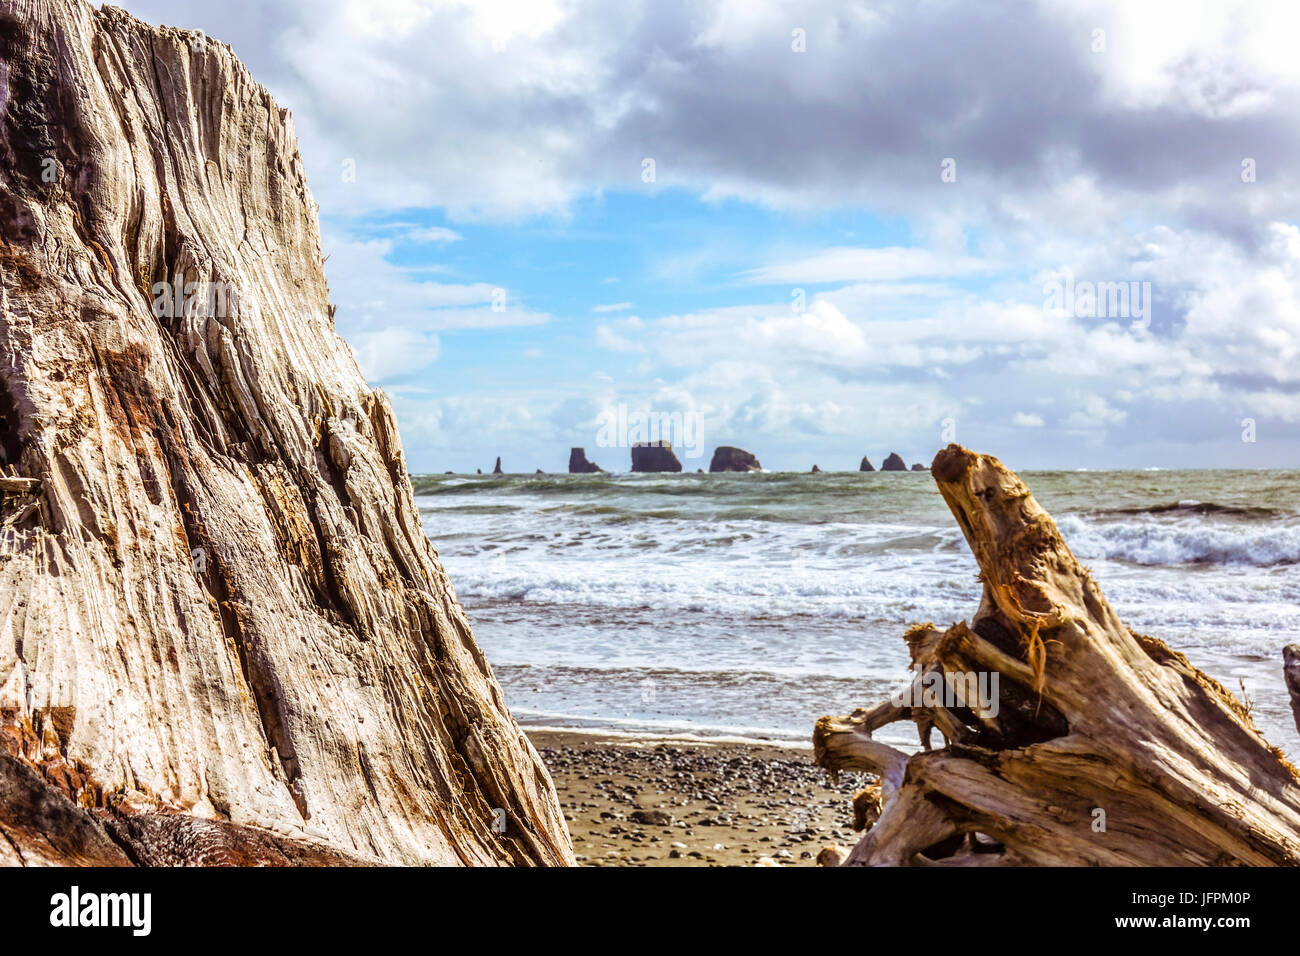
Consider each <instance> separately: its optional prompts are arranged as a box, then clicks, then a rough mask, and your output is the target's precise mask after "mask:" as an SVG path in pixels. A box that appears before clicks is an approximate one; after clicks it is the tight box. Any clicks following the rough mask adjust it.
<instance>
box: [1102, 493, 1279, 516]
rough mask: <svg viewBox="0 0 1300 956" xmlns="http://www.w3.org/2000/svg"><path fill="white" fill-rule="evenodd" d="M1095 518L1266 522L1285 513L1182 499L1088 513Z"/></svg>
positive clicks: (1254, 506)
mask: <svg viewBox="0 0 1300 956" xmlns="http://www.w3.org/2000/svg"><path fill="white" fill-rule="evenodd" d="M1089 514H1091V515H1095V516H1097V517H1124V516H1129V515H1162V516H1172V517H1183V516H1187V517H1191V516H1200V517H1223V518H1242V519H1248V520H1267V519H1271V518H1279V517H1283V516H1284V515H1285V512H1283V511H1280V510H1278V509H1277V508H1262V507H1259V506H1256V505H1231V504H1219V503H1218V502H1214V501H1196V500H1195V499H1190V498H1189V499H1184V500H1182V501H1171V502H1167V503H1164V504H1156V505H1137V506H1134V507H1131V508H1107V509H1100V510H1097V511H1091V512H1089Z"/></svg>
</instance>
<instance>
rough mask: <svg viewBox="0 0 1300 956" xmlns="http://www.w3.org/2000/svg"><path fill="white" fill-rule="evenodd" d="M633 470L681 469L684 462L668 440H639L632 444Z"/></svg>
mask: <svg viewBox="0 0 1300 956" xmlns="http://www.w3.org/2000/svg"><path fill="white" fill-rule="evenodd" d="M632 470H633V471H642V472H645V471H681V470H682V463H681V462H680V461H678V460H677V456H676V455H675V454H673V446H672V444H671V443H670V442H666V441H662V442H661V441H639V442H637V443H636V444H634V445H633V446H632Z"/></svg>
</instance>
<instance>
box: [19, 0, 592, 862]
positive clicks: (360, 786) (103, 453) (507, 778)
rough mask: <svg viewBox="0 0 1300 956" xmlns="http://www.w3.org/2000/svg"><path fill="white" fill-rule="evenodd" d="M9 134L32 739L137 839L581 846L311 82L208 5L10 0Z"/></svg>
mask: <svg viewBox="0 0 1300 956" xmlns="http://www.w3.org/2000/svg"><path fill="white" fill-rule="evenodd" d="M0 160H2V161H0V475H3V477H2V478H0V741H2V742H3V744H4V747H3V749H4V750H5V751H7V752H8V753H9V754H10V755H12V756H13V757H15V758H18V759H19V760H21V761H22V762H23V764H24V765H25V766H28V767H30V768H33V769H35V770H36V771H37V772H38V773H39V774H40V775H41V779H43V780H45V781H46V783H47V785H48V786H50V787H53V788H55V789H57V790H58V791H59V792H60V793H61V794H63V795H64V796H65V797H66V798H67V799H68V801H69V803H70V805H71V806H72V808H73V809H76V808H77V807H81V808H84V809H85V811H86V812H88V813H89V814H91V819H96V820H100V821H101V822H103V824H104V827H105V832H109V831H112V832H113V833H114V834H115V838H116V839H118V840H120V841H123V842H125V843H126V844H128V845H129V844H130V843H131V841H132V840H135V841H136V846H137V849H138V850H139V851H140V852H139V853H138V854H137V857H138V858H137V860H136V862H151V861H155V862H156V861H167V862H184V861H185V859H184V858H185V849H184V848H185V847H187V846H190V847H193V846H194V845H195V841H196V840H197V841H198V842H199V843H202V844H204V846H205V847H207V848H206V849H204V850H203V851H202V852H200V851H198V850H194V851H193V852H194V859H193V861H195V862H204V861H218V862H220V861H223V860H224V861H225V862H256V861H257V860H259V859H262V860H265V861H267V862H286V861H290V862H291V861H293V859H294V858H295V852H296V851H294V850H293V846H294V845H301V846H310V847H314V848H322V849H321V852H323V853H325V854H327V855H328V854H331V853H332V854H336V855H337V856H338V859H339V860H340V861H345V860H358V861H371V862H376V861H378V862H391V863H408V864H415V863H433V864H473V865H481V864H510V863H514V864H566V863H570V862H572V858H573V857H572V850H571V848H570V846H569V840H568V835H567V832H566V829H565V825H564V822H563V819H562V815H561V811H560V807H559V802H558V800H557V798H556V795H555V792H554V788H553V786H552V783H551V779H550V777H549V775H548V773H547V771H546V769H545V767H544V766H543V765H542V763H541V761H540V760H539V758H538V756H537V754H536V752H535V751H534V750H533V748H532V746H531V744H530V743H529V742H528V740H527V738H526V737H525V736H524V734H523V733H522V731H521V730H520V728H519V727H518V726H517V725H516V723H515V722H514V720H513V719H512V718H511V716H510V714H509V712H508V710H507V708H506V705H505V702H504V699H503V697H502V693H501V690H500V687H499V686H498V685H497V683H496V681H495V679H494V677H493V675H492V671H491V669H490V667H489V665H488V663H487V661H486V660H485V658H484V656H483V654H482V652H481V651H480V649H479V648H478V646H477V644H476V643H475V640H474V637H473V634H472V632H471V629H470V625H469V622H468V620H467V619H466V616H465V613H464V611H463V610H462V609H461V607H460V604H459V603H458V601H457V599H456V595H455V592H454V590H453V588H452V585H451V583H450V581H449V580H448V578H447V575H446V573H445V572H444V570H443V568H442V566H441V564H440V562H439V560H438V556H437V553H436V551H435V550H434V548H433V546H432V545H431V544H430V542H429V541H428V539H427V538H426V536H425V534H424V532H423V529H422V527H421V522H420V517H419V514H418V512H417V509H416V507H415V503H414V498H413V494H412V489H411V485H410V481H409V478H408V477H407V471H406V462H405V459H404V456H403V452H402V447H401V441H400V439H399V437H398V434H397V427H396V423H395V421H394V417H393V412H392V409H391V407H390V405H389V402H388V399H387V398H386V397H385V396H384V395H383V393H382V392H378V391H374V390H372V389H370V388H369V387H368V386H367V385H366V383H365V381H364V380H363V378H362V376H361V374H360V372H359V370H358V368H357V364H356V361H355V359H354V357H353V355H352V353H351V351H350V349H349V348H348V347H347V345H346V344H345V343H344V342H343V341H342V340H341V339H340V338H339V337H338V336H337V335H336V333H335V331H334V326H333V307H332V306H331V305H330V302H329V298H328V290H327V288H326V283H325V276H324V272H323V269H322V265H323V263H322V255H321V249H320V238H319V227H318V223H317V216H316V206H315V203H314V202H313V200H312V197H311V193H310V192H309V190H308V188H307V182H306V179H305V178H304V173H303V164H302V160H301V158H300V156H299V154H298V148H297V142H296V137H295V134H294V131H293V125H292V120H291V118H290V116H289V114H288V112H287V111H286V110H284V109H281V108H280V107H278V106H277V105H276V104H275V103H274V102H273V101H272V99H271V97H270V96H269V94H268V93H267V92H266V90H265V89H263V88H262V87H261V86H260V85H259V84H257V83H256V82H255V81H254V80H253V79H252V77H251V76H250V75H249V73H248V71H247V70H246V69H245V68H244V67H243V65H242V64H241V63H240V62H239V61H238V60H237V59H236V57H235V56H234V54H233V53H232V51H231V50H230V48H229V47H227V46H225V45H223V44H220V43H217V42H215V41H212V40H210V39H208V38H206V37H204V36H203V35H202V34H201V33H197V32H191V31H184V30H177V29H173V28H154V27H150V26H148V25H146V24H143V23H141V22H139V21H137V20H135V19H134V18H132V17H131V16H129V15H128V14H126V13H124V12H123V11H121V10H118V9H116V8H113V7H107V6H106V7H103V8H102V9H99V10H95V9H94V8H92V7H91V6H90V5H89V4H87V3H84V2H82V0H0ZM160 283H165V284H166V287H167V288H177V289H180V290H181V291H182V297H183V298H184V299H185V301H184V302H171V303H168V302H167V300H166V297H164V298H163V299H162V300H161V306H160V298H159V295H158V291H157V290H158V289H159V287H160V286H159V284H160ZM169 305H170V306H171V307H170V308H168V306H169ZM178 306H179V307H178ZM210 306H213V307H210ZM160 313H161V314H160ZM16 806H17V804H15V805H14V806H11V807H10V809H11V810H13V809H14V807H16ZM495 808H502V809H504V810H505V811H506V830H505V832H504V833H497V832H495V830H494V828H493V822H494V818H495V816H494V809H495ZM63 809H67V808H63ZM69 819H72V818H69ZM78 819H79V818H78ZM169 821H171V822H169ZM9 830H12V827H10V828H7V832H8V831H9ZM182 831H183V833H184V834H188V835H187V836H184V837H183V838H182V836H181V835H178V834H181V833H182ZM200 833H201V834H202V839H201V840H199V839H198V837H196V836H195V834H200ZM133 834H134V836H133ZM223 834H224V835H223ZM237 834H243V836H237ZM241 840H242V841H243V842H241ZM223 841H224V843H223ZM13 843H14V841H9V844H8V845H9V846H10V857H11V859H10V862H14V860H13V859H12V857H13V856H14V855H15V854H16V853H17V850H16V849H14V847H13ZM91 843H93V844H94V845H95V846H97V847H99V848H100V849H103V847H102V846H100V845H99V844H98V843H95V841H93V840H92V841H91ZM236 844H238V846H239V847H243V849H244V850H247V853H243V850H240V849H235V850H232V852H231V853H230V854H227V856H226V857H222V855H221V847H222V846H223V845H226V846H229V847H234V846H236ZM5 845H6V844H5V843H0V853H3V852H4V847H5ZM110 846H115V844H110ZM259 847H260V849H259ZM177 848H180V849H177ZM154 850H156V851H157V852H156V854H154V855H153V856H150V853H152V852H153V851H154ZM313 852H315V851H314V850H313ZM241 854H243V855H241ZM259 854H261V856H259ZM110 855H111V854H110ZM308 855H310V854H308ZM70 859H71V857H70ZM317 859H321V857H317Z"/></svg>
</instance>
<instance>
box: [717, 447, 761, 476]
mask: <svg viewBox="0 0 1300 956" xmlns="http://www.w3.org/2000/svg"><path fill="white" fill-rule="evenodd" d="M762 470H763V466H762V465H760V464H759V463H758V459H757V458H755V457H754V456H753V455H751V454H750V453H749V452H747V451H745V450H744V449H743V448H733V447H732V446H731V445H719V446H718V447H717V448H715V449H714V450H713V460H712V461H711V462H709V473H710V474H713V473H715V472H719V471H762Z"/></svg>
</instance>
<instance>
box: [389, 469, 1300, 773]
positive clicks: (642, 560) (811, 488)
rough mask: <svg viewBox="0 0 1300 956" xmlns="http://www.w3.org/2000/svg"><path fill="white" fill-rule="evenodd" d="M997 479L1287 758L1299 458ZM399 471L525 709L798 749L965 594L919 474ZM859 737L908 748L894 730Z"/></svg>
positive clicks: (894, 677) (615, 729) (1123, 609)
mask: <svg viewBox="0 0 1300 956" xmlns="http://www.w3.org/2000/svg"><path fill="white" fill-rule="evenodd" d="M1021 477H1022V479H1023V480H1024V481H1025V482H1026V484H1028V485H1029V488H1030V490H1031V491H1032V492H1033V493H1034V495H1035V497H1036V498H1037V499H1038V501H1039V503H1040V504H1042V505H1043V507H1045V508H1046V509H1047V510H1048V511H1049V512H1050V513H1051V514H1052V516H1053V517H1054V518H1055V519H1056V521H1057V524H1058V526H1059V527H1060V529H1061V533H1062V534H1063V535H1064V537H1065V540H1066V543H1067V544H1069V546H1070V547H1071V549H1072V550H1073V551H1074V553H1075V555H1076V556H1077V557H1078V558H1079V559H1080V560H1081V561H1082V562H1084V563H1085V564H1086V565H1088V566H1089V567H1090V568H1091V569H1092V571H1093V574H1094V577H1095V578H1096V580H1097V582H1098V583H1099V584H1100V586H1101V588H1102V591H1103V592H1104V593H1105V594H1106V596H1107V597H1108V598H1109V600H1110V602H1111V604H1112V605H1113V606H1114V607H1115V609H1116V611H1117V612H1118V613H1119V615H1120V617H1121V619H1122V620H1124V622H1125V623H1127V624H1128V625H1129V626H1130V627H1132V628H1134V629H1135V630H1137V631H1140V632H1142V633H1145V634H1150V635H1152V636H1154V637H1159V638H1161V639H1163V640H1164V641H1166V642H1168V643H1169V644H1170V645H1171V646H1173V647H1174V648H1176V649H1178V650H1180V651H1183V652H1184V653H1186V654H1187V656H1188V657H1189V658H1190V660H1191V661H1192V663H1193V664H1195V665H1196V666H1198V667H1200V668H1201V669H1202V670H1204V671H1206V672H1207V673H1209V674H1211V675H1212V676H1214V677H1216V678H1218V679H1219V680H1220V681H1222V682H1224V683H1225V684H1226V685H1227V686H1229V687H1230V688H1231V689H1232V690H1233V691H1234V692H1237V693H1239V694H1240V693H1241V688H1242V686H1243V684H1244V687H1245V692H1246V694H1247V695H1248V696H1249V697H1250V699H1251V700H1252V701H1253V714H1254V717H1255V721H1256V724H1257V725H1258V726H1259V727H1260V729H1261V730H1262V731H1263V733H1264V735H1265V736H1266V737H1267V738H1268V739H1269V741H1270V742H1271V743H1273V744H1275V745H1277V746H1279V747H1281V748H1282V749H1283V750H1285V751H1287V752H1288V754H1289V755H1291V756H1292V757H1293V758H1294V757H1296V756H1297V755H1300V735H1297V732H1296V728H1295V725H1294V723H1293V720H1292V717H1291V711H1290V707H1289V701H1288V697H1287V692H1286V688H1285V687H1284V685H1283V682H1282V661H1281V651H1282V647H1283V645H1285V644H1288V643H1291V642H1295V641H1297V640H1300V638H1298V637H1297V635H1298V634H1300V471H1229V470H1203V471H1104V472H1102V471H1070V472H1065V471H1042V472H1023V473H1021ZM412 480H413V482H414V486H415V493H416V501H417V503H418V505H419V507H420V512H421V516H422V519H423V523H424V528H425V531H426V532H427V533H428V535H429V537H430V539H431V540H432V541H433V543H434V545H435V546H436V547H437V549H438V551H439V553H440V554H441V556H442V560H443V563H444V565H445V566H446V568H447V571H448V573H449V574H450V575H451V580H452V582H453V584H454V586H455V588H456V592H457V595H458V597H459V598H460V600H461V603H462V604H463V605H464V606H465V608H466V611H467V612H468V614H469V617H470V620H471V622H472V624H473V626H474V632H475V634H476V635H477V637H478V640H479V643H480V644H481V645H482V647H483V649H484V651H485V652H486V653H487V655H488V658H489V660H491V661H492V664H493V668H494V670H495V672H496V675H497V677H498V679H499V680H500V682H501V684H502V687H503V688H504V690H505V694H506V698H507V701H508V703H509V705H510V707H511V710H512V711H513V713H514V714H515V717H516V718H517V719H518V720H519V721H520V722H521V723H522V724H524V725H525V726H534V727H549V728H569V729H577V730H598V731H601V732H606V733H622V734H629V735H645V734H673V735H681V736H687V737H691V736H695V737H718V738H731V739H754V740H763V741H769V742H778V743H783V744H798V745H808V743H809V741H810V738H811V734H812V729H813V724H814V723H815V721H816V720H817V718H818V717H820V716H821V715H823V714H842V713H848V712H850V711H851V710H853V709H854V708H855V707H861V706H868V705H871V704H874V703H876V702H878V701H880V700H882V699H883V698H885V697H886V696H887V695H888V694H890V693H892V692H894V691H896V690H897V689H898V688H900V687H901V686H903V685H905V684H906V682H907V680H908V672H907V662H908V657H907V650H906V646H905V645H904V643H903V640H902V634H903V632H904V630H905V629H906V628H907V626H908V625H909V624H911V623H913V622H916V621H933V622H934V623H935V624H936V625H938V626H939V627H945V626H947V625H948V624H951V623H952V622H954V621H958V620H965V619H969V618H970V616H971V615H972V614H974V612H975V610H976V608H977V606H978V603H979V597H980V586H979V583H978V582H977V580H976V577H975V576H976V571H977V568H976V564H975V561H974V559H973V558H972V557H971V554H970V552H969V550H968V549H967V547H966V543H965V541H964V540H963V538H962V536H961V532H960V531H959V530H958V528H957V526H956V524H955V522H954V520H953V518H952V515H951V513H950V512H949V511H948V508H947V505H946V504H945V503H944V501H943V499H942V497H941V496H940V495H939V493H938V491H937V489H936V488H935V485H934V482H933V480H932V479H931V477H930V475H929V474H928V473H925V472H874V473H859V472H843V473H827V474H821V475H807V474H794V473H781V472H778V473H767V472H764V473H754V474H722V475H700V474H664V475H656V474H640V475H632V474H626V475H610V476H605V475H546V476H541V475H537V476H533V475H527V476H526V475H507V476H493V477H489V476H484V477H477V476H466V475H458V476H446V475H440V476H413V479H412ZM879 736H880V738H881V739H882V740H885V741H887V742H890V743H893V744H895V745H897V746H902V747H906V748H907V749H909V750H913V749H915V748H916V746H917V739H916V734H915V730H914V729H913V728H912V726H911V724H910V723H909V724H902V723H900V724H895V725H893V726H892V727H890V728H887V729H886V730H885V731H882V732H881V733H880V735H879ZM937 739H938V738H937V737H936V740H937Z"/></svg>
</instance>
